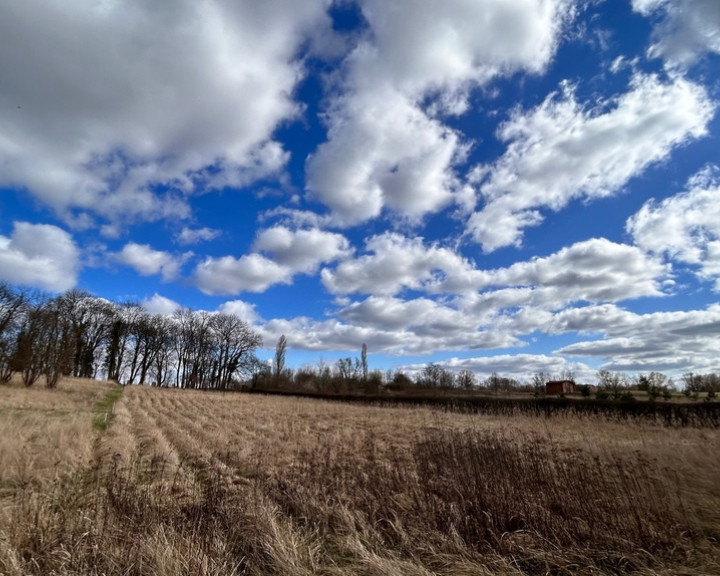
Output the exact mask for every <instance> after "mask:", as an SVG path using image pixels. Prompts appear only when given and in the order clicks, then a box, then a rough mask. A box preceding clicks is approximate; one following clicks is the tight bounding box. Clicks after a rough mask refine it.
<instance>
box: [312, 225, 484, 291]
mask: <svg viewBox="0 0 720 576" xmlns="http://www.w3.org/2000/svg"><path fill="white" fill-rule="evenodd" d="M365 250H366V251H367V252H368V254H365V255H363V256H360V257H359V258H356V259H353V260H346V261H344V262H342V263H340V264H339V265H338V266H337V267H336V268H335V269H334V270H330V269H327V268H326V269H323V271H322V281H323V284H324V285H325V287H326V288H327V289H328V290H330V291H331V292H333V293H335V294H349V293H352V292H361V293H365V294H395V293H396V292H399V291H400V290H402V289H404V288H410V289H413V290H424V291H427V292H442V291H463V290H467V289H472V288H473V287H476V286H478V285H479V284H481V283H482V282H483V280H485V279H486V278H487V275H486V274H485V273H484V272H482V271H478V270H475V267H474V264H473V263H471V262H470V261H468V260H467V259H465V258H463V257H462V256H459V255H458V254H456V253H455V252H453V251H452V250H450V249H449V248H443V247H440V246H434V245H433V246H429V247H426V246H425V245H424V243H423V239H422V238H407V237H405V236H402V235H400V234H396V233H391V232H386V233H384V234H380V235H378V236H373V237H371V238H369V239H368V240H367V241H366V242H365Z"/></svg>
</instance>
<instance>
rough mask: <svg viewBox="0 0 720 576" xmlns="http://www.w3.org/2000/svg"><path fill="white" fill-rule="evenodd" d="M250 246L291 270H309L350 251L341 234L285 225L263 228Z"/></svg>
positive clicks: (306, 271) (313, 269) (311, 271)
mask: <svg viewBox="0 0 720 576" xmlns="http://www.w3.org/2000/svg"><path fill="white" fill-rule="evenodd" d="M253 248H254V249H255V250H257V251H259V252H267V253H270V254H272V256H273V260H274V261H275V262H277V263H278V264H280V265H281V266H287V267H288V268H289V269H290V270H292V271H293V272H304V273H307V274H309V273H313V272H315V271H316V270H317V268H318V266H319V264H320V263H323V262H332V261H333V260H337V259H338V258H344V257H347V256H349V255H350V254H351V250H350V243H349V242H348V240H347V238H345V237H344V236H342V235H341V234H336V233H333V232H326V231H323V230H319V229H317V228H311V229H304V230H291V229H290V228H287V227H285V226H274V227H272V228H267V229H265V230H263V231H262V232H260V234H258V236H257V238H256V240H255V243H254V244H253Z"/></svg>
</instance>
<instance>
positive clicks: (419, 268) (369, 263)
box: [321, 233, 670, 313]
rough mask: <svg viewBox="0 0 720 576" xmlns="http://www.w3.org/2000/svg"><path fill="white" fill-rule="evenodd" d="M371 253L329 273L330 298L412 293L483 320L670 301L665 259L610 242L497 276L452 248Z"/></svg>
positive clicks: (414, 243)
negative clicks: (532, 310)
mask: <svg viewBox="0 0 720 576" xmlns="http://www.w3.org/2000/svg"><path fill="white" fill-rule="evenodd" d="M365 248H366V251H367V252H368V253H367V254H364V255H362V256H359V257H357V258H354V259H347V260H345V261H343V262H341V263H340V264H339V265H338V266H337V267H336V268H334V269H330V268H325V269H323V271H322V274H321V276H322V280H323V283H324V285H325V287H326V288H327V289H328V290H329V291H330V292H332V293H334V294H351V293H363V294H374V295H386V296H387V295H393V294H397V293H398V292H400V291H402V290H404V289H411V290H419V291H423V292H425V293H428V294H460V295H462V298H463V299H465V301H466V305H467V306H471V307H472V310H473V311H474V313H481V312H483V311H489V310H492V311H494V310H497V309H498V308H503V307H516V306H520V305H532V306H536V307H540V308H546V309H559V308H562V307H563V306H565V305H567V304H568V303H570V302H573V301H581V300H584V301H590V302H599V301H617V300H625V299H630V298H638V297H642V296H662V295H663V293H664V292H663V282H666V281H670V276H669V274H670V269H669V266H667V265H665V264H663V263H662V262H660V261H659V260H658V259H657V258H654V257H652V256H649V255H647V254H645V253H644V252H643V251H642V250H640V249H639V248H637V247H634V246H627V245H624V244H617V243H614V242H610V241H609V240H606V239H604V238H594V239H590V240H586V241H583V242H578V243H576V244H573V245H571V246H568V247H566V248H563V249H561V250H560V251H558V252H556V253H555V254H551V255H550V256H547V257H544V258H534V259H532V260H530V261H526V262H518V263H516V264H514V265H512V266H510V267H508V268H498V269H495V270H482V269H478V268H477V267H476V265H475V264H474V263H473V262H471V261H469V260H467V259H466V258H463V257H462V256H460V255H459V254H457V253H455V252H454V251H452V250H450V249H449V248H443V247H439V246H436V245H431V246H426V245H424V243H423V240H422V238H407V237H405V236H401V235H399V234H395V233H385V234H381V235H379V236H373V237H371V238H370V239H368V240H367V241H366V246H365ZM482 289H486V290H485V291H484V292H482V293H480V294H478V293H477V291H479V290H482Z"/></svg>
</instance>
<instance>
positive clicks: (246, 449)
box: [0, 380, 720, 576]
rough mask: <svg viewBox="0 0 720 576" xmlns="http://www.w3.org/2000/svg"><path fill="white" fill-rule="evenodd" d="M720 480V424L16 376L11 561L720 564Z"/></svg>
mask: <svg viewBox="0 0 720 576" xmlns="http://www.w3.org/2000/svg"><path fill="white" fill-rule="evenodd" d="M120 392H122V394H121V395H119V393H120ZM115 396H119V400H118V401H117V402H115V403H113V399H114V397H115ZM717 478H720V431H719V430H716V429H695V428H673V429H670V428H664V427H661V426H657V425H649V424H640V423H629V422H620V421H611V420H603V419H600V418H595V419H590V418H588V419H585V418H580V417H562V418H561V417H553V418H536V417H523V416H513V417H509V416H482V415H463V414H457V413H450V412H445V411H443V410H439V409H431V408H420V407H410V406H405V407H373V406H364V405H361V404H343V403H340V402H331V401H322V400H312V399H300V398H291V397H282V396H263V395H250V394H233V393H209V392H195V391H180V390H168V389H157V388H149V387H127V388H125V389H124V390H121V389H120V388H119V387H117V386H115V385H113V384H110V383H101V382H94V381H83V380H64V381H62V382H61V383H60V385H59V387H58V388H57V389H55V390H47V389H43V388H28V389H25V388H22V387H20V386H18V385H9V386H4V387H0V574H3V575H5V574H6V575H8V576H10V575H12V576H15V575H21V574H118V575H120V574H122V575H146V574H147V575H150V574H163V575H165V574H166V575H168V576H169V575H176V574H194V575H195V574H197V575H210V574H217V575H221V574H222V575H226V574H227V575H232V574H248V575H267V574H277V575H288V576H293V575H310V574H326V575H341V574H343V575H344V574H349V575H368V576H370V575H378V576H379V575H387V576H391V575H418V576H420V575H422V576H425V575H430V574H442V575H456V574H457V575H471V574H473V575H475V574H487V575H506V574H508V575H509V574H588V575H590V574H593V575H602V574H625V573H635V574H642V575H649V574H688V575H701V574H702V575H711V574H720V546H719V545H718V538H719V537H720V483H719V482H717Z"/></svg>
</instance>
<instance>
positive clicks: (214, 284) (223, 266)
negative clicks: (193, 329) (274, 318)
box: [195, 254, 292, 294]
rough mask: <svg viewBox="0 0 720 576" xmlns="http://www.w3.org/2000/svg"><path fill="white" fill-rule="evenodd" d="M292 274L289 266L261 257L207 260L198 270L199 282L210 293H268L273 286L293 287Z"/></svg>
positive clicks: (202, 288)
mask: <svg viewBox="0 0 720 576" xmlns="http://www.w3.org/2000/svg"><path fill="white" fill-rule="evenodd" d="M291 281H292V271H291V270H290V269H289V268H288V267H287V266H280V265H279V264H277V263H276V262H273V261H272V260H269V259H268V258H265V257H264V256H261V255H260V254H247V255H245V256H241V257H240V258H233V257H232V256H223V257H222V258H210V257H208V258H206V259H205V261H203V262H201V263H200V264H198V265H197V267H196V268H195V283H196V285H197V287H198V288H200V290H202V291H203V292H205V293H206V294H239V293H240V292H264V291H265V290H267V289H268V288H269V287H270V286H272V285H273V284H290V283H291Z"/></svg>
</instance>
